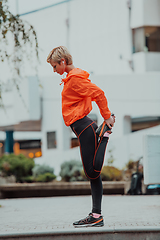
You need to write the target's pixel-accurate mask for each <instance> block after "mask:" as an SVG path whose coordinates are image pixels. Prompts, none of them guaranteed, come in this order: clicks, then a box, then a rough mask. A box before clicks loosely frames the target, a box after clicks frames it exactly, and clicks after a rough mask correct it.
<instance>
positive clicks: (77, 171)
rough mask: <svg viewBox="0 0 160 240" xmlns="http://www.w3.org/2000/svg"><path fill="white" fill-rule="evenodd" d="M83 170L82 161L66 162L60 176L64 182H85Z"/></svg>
mask: <svg viewBox="0 0 160 240" xmlns="http://www.w3.org/2000/svg"><path fill="white" fill-rule="evenodd" d="M82 169H83V167H82V163H81V162H80V161H76V160H71V161H66V162H64V163H62V165H61V171H60V176H61V177H62V180H64V181H67V182H72V181H84V178H83V176H82V175H81V171H82Z"/></svg>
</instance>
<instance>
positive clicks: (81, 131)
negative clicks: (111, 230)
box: [71, 117, 108, 214]
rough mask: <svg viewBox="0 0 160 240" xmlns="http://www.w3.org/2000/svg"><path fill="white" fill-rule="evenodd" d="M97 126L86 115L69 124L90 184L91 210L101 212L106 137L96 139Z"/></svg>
mask: <svg viewBox="0 0 160 240" xmlns="http://www.w3.org/2000/svg"><path fill="white" fill-rule="evenodd" d="M97 127H98V126H97V124H96V123H95V122H94V121H92V120H91V119H90V118H88V117H84V118H82V119H80V120H78V121H76V122H74V123H73V124H72V125H71V129H72V131H73V132H74V133H75V134H76V136H77V137H78V140H79V143H80V151H81V158H82V163H83V168H84V171H85V174H86V176H87V177H88V178H89V180H90V184H91V193H92V204H93V208H92V212H93V213H99V214H101V202H102V194H103V187H102V180H101V176H100V174H101V169H102V166H103V162H104V155H105V149H106V146H107V143H108V137H103V138H101V139H100V140H99V141H98V137H97V135H96V133H95V130H96V129H97Z"/></svg>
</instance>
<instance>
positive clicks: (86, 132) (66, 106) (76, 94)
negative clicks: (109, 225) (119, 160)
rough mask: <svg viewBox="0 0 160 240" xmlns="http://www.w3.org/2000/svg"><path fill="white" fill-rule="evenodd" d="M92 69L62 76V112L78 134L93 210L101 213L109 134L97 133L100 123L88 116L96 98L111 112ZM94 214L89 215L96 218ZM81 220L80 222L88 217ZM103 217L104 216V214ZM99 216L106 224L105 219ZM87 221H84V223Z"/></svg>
mask: <svg viewBox="0 0 160 240" xmlns="http://www.w3.org/2000/svg"><path fill="white" fill-rule="evenodd" d="M88 77H89V73H88V72H86V71H84V70H81V69H79V68H74V69H73V70H71V71H70V72H69V73H68V75H67V77H66V78H64V79H62V82H63V83H64V87H63V90H62V115H63V119H64V122H65V124H66V126H70V127H71V129H72V131H73V132H74V133H75V134H76V136H77V138H78V140H79V144H80V151H81V158H82V163H83V168H84V171H85V174H86V176H87V177H88V178H89V179H90V184H91V193H92V202H93V208H92V213H97V214H101V201H102V194H103V188H102V180H101V176H100V173H101V169H102V166H103V161H104V155H105V149H106V146H107V143H108V137H101V138H100V140H99V139H98V136H97V135H96V132H95V131H96V129H97V128H98V126H97V124H96V123H95V122H94V121H93V120H91V119H90V118H88V117H87V115H88V114H89V113H90V111H91V110H92V101H95V102H96V104H97V105H98V107H99V109H100V113H101V115H102V117H103V118H104V119H108V118H110V116H111V112H110V110H109V108H108V103H107V99H106V97H105V95H104V92H103V91H102V90H101V89H100V88H99V87H98V86H96V85H95V84H93V83H91V81H90V80H89V79H88ZM92 218H93V217H92V214H89V216H88V217H87V218H86V219H89V220H90V221H92V220H93V219H92ZM86 219H85V220H81V221H78V222H76V223H75V224H74V225H77V223H79V222H83V221H87V220H86ZM100 219H101V220H103V218H100ZM100 219H99V220H98V221H99V222H100V224H101V225H102V221H101V220H100ZM82 225H83V224H82Z"/></svg>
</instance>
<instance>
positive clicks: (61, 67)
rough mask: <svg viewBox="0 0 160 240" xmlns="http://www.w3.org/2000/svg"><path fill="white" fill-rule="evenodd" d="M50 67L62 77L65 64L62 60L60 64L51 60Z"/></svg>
mask: <svg viewBox="0 0 160 240" xmlns="http://www.w3.org/2000/svg"><path fill="white" fill-rule="evenodd" d="M50 64H51V66H52V67H53V71H54V72H56V73H58V74H60V75H62V74H63V73H64V72H65V63H64V61H63V60H61V62H60V64H59V63H57V62H54V61H53V60H52V59H51V61H50Z"/></svg>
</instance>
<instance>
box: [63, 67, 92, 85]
mask: <svg viewBox="0 0 160 240" xmlns="http://www.w3.org/2000/svg"><path fill="white" fill-rule="evenodd" d="M73 76H76V77H80V78H85V79H87V80H88V81H89V82H90V81H91V80H89V79H88V77H89V73H88V72H86V71H84V70H82V69H80V68H74V69H72V70H71V71H70V72H69V73H68V74H67V76H66V78H63V79H62V83H64V84H66V83H67V82H68V81H69V80H70V78H71V77H73Z"/></svg>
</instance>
